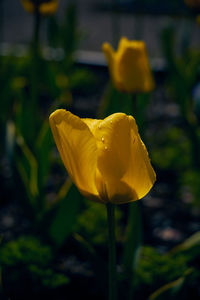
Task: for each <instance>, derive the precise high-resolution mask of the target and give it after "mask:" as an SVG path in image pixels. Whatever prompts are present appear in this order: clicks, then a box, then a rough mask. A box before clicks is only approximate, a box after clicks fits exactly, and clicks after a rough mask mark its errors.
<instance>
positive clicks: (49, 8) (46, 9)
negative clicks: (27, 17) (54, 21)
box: [21, 0, 58, 15]
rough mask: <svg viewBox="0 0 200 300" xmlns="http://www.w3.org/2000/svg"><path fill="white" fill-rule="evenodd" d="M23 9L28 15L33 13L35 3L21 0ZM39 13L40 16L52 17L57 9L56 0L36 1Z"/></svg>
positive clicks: (29, 0)
mask: <svg viewBox="0 0 200 300" xmlns="http://www.w3.org/2000/svg"><path fill="white" fill-rule="evenodd" d="M21 3H22V5H23V7H24V9H25V10H26V11H27V12H29V13H34V11H35V9H36V5H37V4H36V1H33V0H21ZM38 3H39V4H38V8H39V13H40V14H41V15H52V14H54V13H55V12H56V10H57V8H58V0H49V1H43V2H42V1H38Z"/></svg>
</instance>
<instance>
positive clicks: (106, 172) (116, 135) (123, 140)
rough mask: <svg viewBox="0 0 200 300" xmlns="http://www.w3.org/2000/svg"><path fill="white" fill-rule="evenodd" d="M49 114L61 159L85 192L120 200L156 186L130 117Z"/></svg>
mask: <svg viewBox="0 0 200 300" xmlns="http://www.w3.org/2000/svg"><path fill="white" fill-rule="evenodd" d="M49 119H50V126H51V130H52V133H53V136H54V139H55V142H56V145H57V148H58V150H59V153H60V155H61V158H62V161H63V163H64V165H65V167H66V169H67V171H68V174H69V176H70V177H71V179H72V181H73V182H74V183H75V184H76V186H77V188H78V189H79V190H80V192H81V193H82V194H83V195H84V196H86V197H88V198H89V199H91V200H94V201H97V202H101V203H107V202H111V203H115V204H120V203H127V202H130V201H135V200H138V199H140V198H142V197H144V196H145V195H146V194H147V193H148V192H149V190H150V189H151V188H152V186H153V184H154V182H155V180H156V175H155V172H154V170H153V168H152V166H151V163H150V159H149V156H148V152H147V150H146V147H145V145H144V144H143V142H142V140H141V138H140V136H139V133H138V128H137V125H136V122H135V119H134V118H133V117H132V116H128V115H126V114H124V113H115V114H112V115H110V116H109V117H107V118H105V119H104V120H97V119H81V118H79V117H77V116H75V115H73V114H72V113H70V112H69V111H66V110H64V109H58V110H56V111H55V112H53V113H52V114H51V115H50V118H49Z"/></svg>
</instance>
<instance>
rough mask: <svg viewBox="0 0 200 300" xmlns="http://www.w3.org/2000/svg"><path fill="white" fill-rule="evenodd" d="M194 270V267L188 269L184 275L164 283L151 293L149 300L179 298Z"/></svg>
mask: <svg viewBox="0 0 200 300" xmlns="http://www.w3.org/2000/svg"><path fill="white" fill-rule="evenodd" d="M193 272H194V270H193V268H189V269H187V270H186V272H185V274H184V276H182V277H179V278H178V279H176V280H174V281H172V282H169V283H167V284H165V285H163V286H162V287H161V288H159V289H158V290H156V291H155V292H154V293H153V294H151V296H150V297H149V300H168V299H175V298H177V297H178V294H179V292H180V291H181V289H182V288H183V285H184V283H185V281H186V280H187V278H188V276H190V275H191V274H192V273H193ZM178 298H179V297H178Z"/></svg>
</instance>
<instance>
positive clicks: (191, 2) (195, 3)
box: [185, 0, 200, 8]
mask: <svg viewBox="0 0 200 300" xmlns="http://www.w3.org/2000/svg"><path fill="white" fill-rule="evenodd" d="M185 4H186V5H188V6H190V7H193V8H195V7H200V0H185Z"/></svg>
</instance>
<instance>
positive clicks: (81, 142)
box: [50, 109, 98, 198]
mask: <svg viewBox="0 0 200 300" xmlns="http://www.w3.org/2000/svg"><path fill="white" fill-rule="evenodd" d="M50 125H51V129H52V132H53V136H54V139H55V142H56V145H57V148H58V150H59V152H60V155H61V158H62V160H63V163H64V165H65V167H66V169H67V171H68V173H69V175H70V177H71V178H72V180H73V181H74V183H75V184H76V185H77V187H78V188H79V190H80V191H81V192H82V193H83V194H84V195H86V196H90V197H94V198H95V197H97V198H98V192H97V189H96V183H95V180H96V179H95V178H96V165H97V146H96V141H95V139H94V136H93V134H92V133H91V131H90V130H89V128H88V126H87V125H86V124H85V123H84V122H83V121H82V120H81V119H80V118H79V117H77V116H75V115H73V114H71V113H70V112H68V111H66V110H64V109H59V110H56V111H55V112H54V113H52V114H51V116H50Z"/></svg>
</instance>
